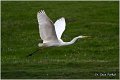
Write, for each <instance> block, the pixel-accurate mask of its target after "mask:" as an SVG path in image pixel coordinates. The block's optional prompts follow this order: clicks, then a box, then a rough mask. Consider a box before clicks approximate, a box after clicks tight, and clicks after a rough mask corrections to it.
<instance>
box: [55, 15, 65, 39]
mask: <svg viewBox="0 0 120 80" xmlns="http://www.w3.org/2000/svg"><path fill="white" fill-rule="evenodd" d="M54 25H55V31H56V35H57V38H58V39H61V36H62V33H63V32H64V30H65V26H66V23H65V18H63V17H62V18H60V19H58V20H57V21H56V22H55V23H54Z"/></svg>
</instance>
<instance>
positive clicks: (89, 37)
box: [82, 36, 91, 38]
mask: <svg viewBox="0 0 120 80" xmlns="http://www.w3.org/2000/svg"><path fill="white" fill-rule="evenodd" d="M82 38H91V36H82Z"/></svg>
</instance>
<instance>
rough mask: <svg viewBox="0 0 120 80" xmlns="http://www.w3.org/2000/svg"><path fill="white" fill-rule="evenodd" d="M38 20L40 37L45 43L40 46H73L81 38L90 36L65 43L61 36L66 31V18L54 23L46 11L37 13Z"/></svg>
mask: <svg viewBox="0 0 120 80" xmlns="http://www.w3.org/2000/svg"><path fill="white" fill-rule="evenodd" d="M37 19H38V24H39V33H40V37H41V39H42V40H43V43H39V44H38V46H39V47H42V46H46V47H49V46H65V45H71V44H73V43H74V42H75V41H76V40H77V39H79V38H86V37H89V36H78V37H75V38H73V39H72V40H71V41H70V42H63V41H62V39H61V36H62V34H63V32H64V30H65V26H66V23H65V18H63V17H62V18H60V19H58V20H57V21H56V22H55V23H53V22H52V21H51V20H50V19H49V17H48V16H47V15H46V13H45V12H44V10H41V11H39V12H38V13H37Z"/></svg>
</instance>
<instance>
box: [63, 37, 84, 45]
mask: <svg viewBox="0 0 120 80" xmlns="http://www.w3.org/2000/svg"><path fill="white" fill-rule="evenodd" d="M79 38H82V37H81V36H78V37H75V38H73V39H72V40H71V41H70V42H64V43H63V45H65V46H66V45H71V44H73V43H75V41H76V40H77V39H79Z"/></svg>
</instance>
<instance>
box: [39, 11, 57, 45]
mask: <svg viewBox="0 0 120 80" xmlns="http://www.w3.org/2000/svg"><path fill="white" fill-rule="evenodd" d="M37 18H38V24H39V33H40V37H41V39H42V40H43V43H47V42H57V41H58V38H57V35H56V32H55V27H54V24H53V22H52V21H51V20H50V19H49V18H48V16H47V15H46V13H45V12H44V11H42V10H41V11H40V12H38V13H37Z"/></svg>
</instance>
